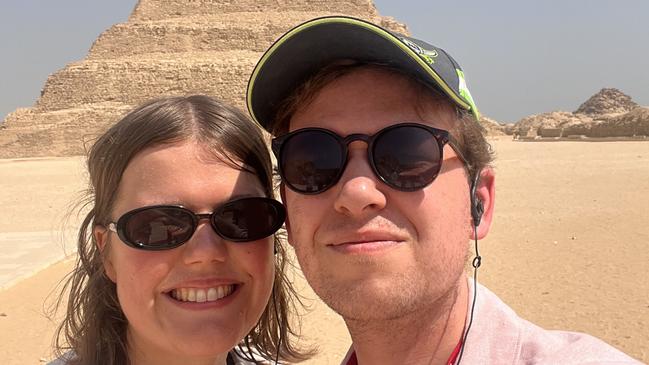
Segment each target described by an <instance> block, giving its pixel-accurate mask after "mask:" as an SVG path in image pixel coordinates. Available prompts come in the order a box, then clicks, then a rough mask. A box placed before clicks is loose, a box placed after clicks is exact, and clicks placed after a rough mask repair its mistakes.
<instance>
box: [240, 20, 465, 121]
mask: <svg viewBox="0 0 649 365" xmlns="http://www.w3.org/2000/svg"><path fill="white" fill-rule="evenodd" d="M440 51H441V52H440V57H439V59H438V60H436V61H435V62H440V63H442V62H443V63H446V64H445V65H440V66H438V67H435V66H436V65H435V64H432V65H430V64H427V63H426V62H425V61H424V60H423V59H422V58H421V57H420V56H419V55H418V54H417V53H416V52H415V51H414V50H413V49H411V48H410V47H408V46H407V45H405V44H404V43H403V42H402V41H401V40H400V39H399V38H398V37H397V35H395V34H393V33H390V32H389V31H386V30H385V29H383V28H380V27H378V26H376V25H374V24H372V23H368V22H365V21H363V20H360V19H355V18H348V17H323V18H318V19H314V20H311V21H309V22H306V23H304V24H301V25H299V26H297V27H295V28H293V29H292V30H290V31H289V32H287V33H286V34H284V36H282V37H281V38H280V39H278V40H277V41H276V42H275V44H273V45H272V46H271V47H270V48H269V49H268V50H267V51H266V53H265V54H264V56H263V57H262V58H261V59H260V61H259V62H258V64H257V66H256V67H255V70H254V71H253V73H252V75H251V77H250V81H249V83H248V91H247V104H248V110H249V111H250V114H251V115H252V117H253V118H254V119H255V120H256V121H257V123H259V124H260V125H261V126H263V127H264V128H265V129H269V125H270V123H271V122H272V120H273V118H274V116H275V114H276V112H277V108H278V107H279V106H280V105H281V103H282V102H283V100H284V99H285V98H287V97H288V96H289V95H290V94H291V92H293V91H294V90H295V88H296V87H298V86H299V85H300V84H302V83H303V82H304V81H306V79H307V78H309V77H310V76H312V75H313V74H315V73H316V72H317V71H318V70H320V69H321V68H323V67H324V66H327V65H329V64H331V63H332V62H334V61H337V60H344V59H351V60H355V61H359V62H372V63H382V64H387V65H390V66H392V67H396V68H400V69H404V70H408V71H409V72H411V73H414V74H415V76H416V77H418V78H420V79H422V80H424V81H426V82H428V83H430V84H433V85H435V86H437V87H438V88H439V89H440V90H442V91H443V92H444V93H445V94H446V95H448V96H449V97H450V98H451V99H452V100H453V101H454V102H455V103H456V104H457V105H459V106H460V107H462V108H464V109H471V105H469V103H467V102H466V101H465V100H464V99H463V98H461V96H460V95H458V93H457V92H456V91H454V90H459V85H457V84H458V78H457V75H456V74H455V73H456V72H457V71H456V67H455V63H454V61H452V59H451V58H450V57H449V56H448V55H447V54H446V53H445V52H443V51H442V50H440Z"/></svg>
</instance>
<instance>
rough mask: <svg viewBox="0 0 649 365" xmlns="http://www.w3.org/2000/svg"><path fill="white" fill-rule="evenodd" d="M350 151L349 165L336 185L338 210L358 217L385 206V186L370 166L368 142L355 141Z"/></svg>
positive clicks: (336, 207)
mask: <svg viewBox="0 0 649 365" xmlns="http://www.w3.org/2000/svg"><path fill="white" fill-rule="evenodd" d="M348 153H349V156H348V160H347V166H346V167H345V171H344V172H343V175H342V176H341V178H340V181H339V182H338V185H339V186H337V187H336V188H337V195H336V201H335V202H334V208H335V209H336V211H338V212H339V213H342V214H345V215H348V216H356V217H358V216H362V215H364V214H368V213H370V212H376V211H377V210H381V209H383V208H385V205H386V196H385V193H384V191H383V190H382V189H383V188H385V186H382V183H381V182H380V181H379V179H378V177H377V176H376V175H375V174H374V171H372V168H371V167H370V164H369V161H368V160H367V144H365V143H363V142H360V141H358V142H353V143H351V144H350V146H349V152H348Z"/></svg>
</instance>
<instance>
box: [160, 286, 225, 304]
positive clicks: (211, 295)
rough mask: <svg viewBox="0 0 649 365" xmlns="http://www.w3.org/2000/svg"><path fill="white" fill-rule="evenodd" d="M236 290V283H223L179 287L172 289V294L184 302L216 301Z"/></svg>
mask: <svg viewBox="0 0 649 365" xmlns="http://www.w3.org/2000/svg"><path fill="white" fill-rule="evenodd" d="M233 291H234V285H222V286H218V287H215V288H207V289H206V288H200V289H198V288H178V289H174V290H172V291H171V296H172V297H173V298H174V299H176V300H179V301H182V302H196V303H204V302H214V301H217V300H219V299H222V298H224V297H227V296H228V295H230V294H232V292H233Z"/></svg>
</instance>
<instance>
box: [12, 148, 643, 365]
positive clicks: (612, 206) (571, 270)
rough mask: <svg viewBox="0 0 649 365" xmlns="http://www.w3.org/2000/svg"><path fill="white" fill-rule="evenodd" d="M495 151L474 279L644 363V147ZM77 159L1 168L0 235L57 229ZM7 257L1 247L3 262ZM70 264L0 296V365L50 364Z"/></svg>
mask: <svg viewBox="0 0 649 365" xmlns="http://www.w3.org/2000/svg"><path fill="white" fill-rule="evenodd" d="M493 145H494V148H495V150H496V152H497V154H498V160H497V162H496V170H497V171H496V176H497V198H496V216H495V221H494V224H493V227H492V230H491V232H490V234H489V237H488V238H487V239H485V240H484V241H482V242H481V243H480V249H481V254H482V256H483V266H482V268H481V269H480V272H479V280H480V281H481V282H482V283H483V284H485V285H486V286H487V287H489V288H490V289H491V290H492V291H494V292H495V293H497V294H498V295H499V296H500V297H501V298H503V299H504V300H505V301H506V302H507V303H508V304H510V305H511V306H512V307H513V308H514V309H515V310H516V311H518V313H519V314H520V315H521V316H523V317H525V318H527V319H529V320H531V321H532V322H535V323H537V324H539V325H541V326H543V327H547V328H556V329H566V330H576V331H584V332H587V333H590V334H592V335H594V336H597V337H599V338H602V339H603V340H605V341H606V342H608V343H610V344H612V345H614V346H616V347H618V348H619V349H621V350H623V351H625V352H627V353H628V354H630V355H632V356H634V357H636V358H638V359H640V360H642V361H644V362H649V280H647V279H648V278H649V268H648V265H647V262H649V251H648V250H647V243H648V242H649V143H647V142H599V143H586V142H554V143H527V142H513V141H510V140H508V139H499V140H495V141H494V142H493ZM81 161H82V160H81V159H80V158H62V159H42V160H23V161H13V160H12V161H8V160H4V161H0V173H1V174H2V179H1V180H2V182H1V184H2V185H0V187H1V189H0V203H1V204H2V207H3V209H2V210H0V232H32V231H39V232H41V231H43V230H48V229H55V230H56V229H60V217H61V216H62V212H63V211H64V210H65V206H66V205H67V204H68V202H69V200H70V199H71V198H72V196H73V195H74V193H75V191H79V190H81V189H83V187H84V183H85V182H84V178H83V176H84V174H83V172H82V164H81ZM35 214H38V215H45V216H51V217H52V220H50V221H47V220H45V221H43V220H36V219H35ZM72 221H74V219H73V220H72ZM67 244H69V243H67ZM8 249H9V248H7V247H6V243H5V242H1V241H0V255H2V254H4V253H5V252H8ZM70 268H71V262H70V261H64V262H61V263H58V264H55V265H53V266H51V267H49V268H47V269H45V270H42V271H40V272H38V273H36V274H35V275H33V276H31V277H29V278H26V279H22V280H20V281H19V282H18V283H16V284H14V285H12V286H10V287H9V288H7V289H4V290H0V358H1V359H2V363H3V364H7V365H12V364H38V363H39V361H44V360H45V359H50V358H51V347H50V345H51V336H52V334H53V331H54V328H55V323H54V322H56V320H54V322H52V321H49V320H48V319H47V318H46V317H45V315H44V314H43V307H44V302H46V298H47V295H48V294H49V293H50V292H51V290H52V288H53V286H54V285H55V284H56V283H57V282H58V280H60V278H62V277H63V275H65V273H66V272H67V271H68V270H69V269H70ZM298 286H299V287H300V288H301V292H302V293H303V295H304V296H306V297H307V298H309V299H307V302H308V303H310V305H311V307H312V308H311V311H310V312H309V313H308V314H307V315H306V316H305V317H304V319H303V321H304V327H303V332H304V339H305V341H306V342H307V343H309V342H310V343H316V344H317V345H318V347H319V348H320V355H319V356H317V357H316V358H314V359H313V360H311V361H309V362H308V364H337V363H338V361H339V359H340V358H341V356H342V354H344V352H345V351H346V348H347V346H348V344H349V337H348V335H347V333H346V331H345V328H344V324H343V322H342V321H341V320H340V319H339V318H338V317H337V316H336V315H335V314H334V313H332V312H331V311H330V310H329V309H328V308H327V307H326V306H324V305H323V304H322V303H320V302H319V301H318V300H317V299H316V298H315V295H314V294H313V293H312V292H311V291H310V289H309V288H308V286H307V285H306V284H305V283H304V281H303V280H298Z"/></svg>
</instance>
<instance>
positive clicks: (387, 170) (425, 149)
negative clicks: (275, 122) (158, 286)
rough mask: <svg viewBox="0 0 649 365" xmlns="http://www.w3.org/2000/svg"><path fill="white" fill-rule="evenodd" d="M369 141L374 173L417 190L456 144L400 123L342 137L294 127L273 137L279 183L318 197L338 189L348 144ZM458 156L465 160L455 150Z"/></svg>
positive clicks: (439, 132)
mask: <svg viewBox="0 0 649 365" xmlns="http://www.w3.org/2000/svg"><path fill="white" fill-rule="evenodd" d="M354 141H363V142H365V143H367V145H368V146H367V156H368V160H369V163H370V166H371V167H372V171H374V173H375V174H376V176H378V178H379V179H380V180H381V181H382V182H384V183H385V184H386V185H388V186H390V187H391V188H394V189H396V190H400V191H415V190H419V189H422V188H424V187H426V186H427V185H429V184H430V183H432V182H433V181H434V180H435V178H436V177H437V175H438V174H439V171H440V169H441V167H442V160H443V149H444V145H446V144H447V143H448V144H449V145H450V146H451V147H453V149H454V150H455V151H456V152H457V151H458V149H457V148H456V147H455V146H456V145H457V144H456V143H455V142H454V140H453V137H452V136H451V135H450V134H449V133H448V131H445V130H442V129H437V128H433V127H430V126H427V125H423V124H419V123H399V124H394V125H391V126H389V127H387V128H384V129H381V130H380V131H378V132H377V133H375V134H373V135H367V134H358V133H356V134H350V135H348V136H346V137H341V136H339V135H338V134H336V133H334V132H332V131H330V130H328V129H324V128H304V129H298V130H296V131H293V132H291V133H288V134H286V135H283V136H280V137H277V138H274V139H273V141H272V149H273V153H274V154H275V157H276V158H277V161H278V170H279V174H280V176H281V178H282V181H283V182H284V183H285V184H286V185H287V186H288V187H289V188H290V189H292V190H294V191H296V192H298V193H301V194H319V193H322V192H323V191H325V190H327V189H329V188H330V187H332V186H334V185H336V183H337V182H338V180H340V177H341V176H342V174H343V171H344V170H345V166H346V165H347V160H348V156H347V152H348V145H349V144H350V143H352V142H354ZM457 155H458V157H459V158H460V159H461V160H462V161H464V159H463V158H462V156H461V155H460V153H459V152H457Z"/></svg>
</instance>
